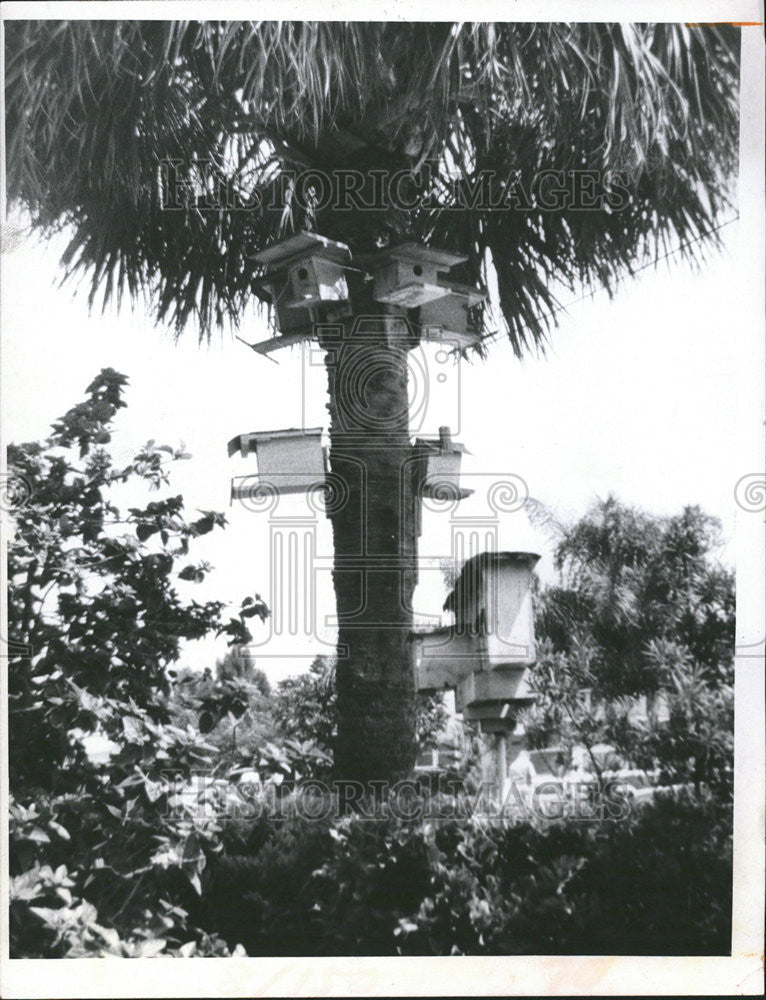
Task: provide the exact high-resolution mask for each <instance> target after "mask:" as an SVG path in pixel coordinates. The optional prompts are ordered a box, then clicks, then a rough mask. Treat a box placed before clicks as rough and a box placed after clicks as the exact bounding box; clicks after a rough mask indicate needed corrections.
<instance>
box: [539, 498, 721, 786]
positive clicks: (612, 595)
mask: <svg viewBox="0 0 766 1000" xmlns="http://www.w3.org/2000/svg"><path fill="white" fill-rule="evenodd" d="M720 544H721V540H720V526H719V524H718V522H717V521H716V520H715V518H712V517H710V516H709V515H707V514H705V513H703V511H701V510H700V508H699V507H686V508H685V509H684V510H683V511H682V512H681V513H680V514H677V515H675V516H672V517H660V516H657V515H651V514H648V513H646V512H644V511H641V510H637V509H634V508H631V507H629V506H627V505H625V504H622V503H620V501H619V500H617V499H616V498H615V497H614V496H609V497H608V498H607V499H606V500H603V501H597V502H596V503H594V504H593V505H592V507H591V508H590V510H589V511H588V512H587V513H586V514H585V515H584V516H583V517H582V518H580V519H578V520H577V521H576V522H575V523H573V524H572V525H569V526H562V525H559V537H558V544H557V547H556V551H555V560H556V566H557V567H558V570H559V582H558V584H557V585H555V586H550V587H545V588H543V589H542V590H541V591H540V593H539V594H538V595H537V603H538V611H537V631H538V637H539V639H540V655H539V657H538V663H537V664H536V666H535V670H534V671H533V678H532V683H533V685H534V687H535V688H536V690H537V693H538V702H537V703H536V704H535V705H534V706H533V707H532V708H531V709H530V710H529V711H528V712H527V713H526V714H525V719H526V725H527V733H528V736H529V738H530V739H531V740H532V742H533V744H534V745H535V746H540V747H543V746H550V745H552V744H558V745H560V746H561V747H562V748H563V750H564V751H565V755H569V756H571V751H572V748H573V747H574V746H578V745H579V746H580V747H585V748H586V750H588V751H592V748H593V747H594V746H596V745H597V744H604V743H606V744H609V745H612V746H614V747H615V748H616V749H617V750H618V751H619V752H620V756H621V757H622V759H623V760H627V761H628V762H629V763H630V764H631V765H633V766H637V767H640V768H645V769H647V770H649V771H654V770H655V769H657V775H656V780H658V781H660V782H661V783H664V784H669V783H681V782H689V781H691V782H693V783H694V784H695V785H696V786H697V787H699V786H700V785H701V784H702V783H703V782H704V783H707V784H708V785H709V786H711V787H713V788H714V789H715V790H716V791H717V792H719V793H721V794H723V799H724V801H730V797H731V780H732V768H733V746H734V719H733V705H734V688H733V685H734V623H735V617H734V614H735V606H734V574H733V573H732V572H731V570H729V569H727V568H726V567H725V566H723V565H721V564H720V563H719V562H718V561H717V559H716V557H715V552H716V549H717V548H718V547H720ZM641 706H643V709H641ZM639 709H641V710H639ZM567 752H568V753H567ZM591 760H592V765H593V769H594V770H596V772H599V771H600V770H601V768H602V767H603V766H604V761H603V759H601V760H600V761H599V760H598V759H596V757H595V756H594V755H593V754H592V752H591ZM607 764H608V762H607Z"/></svg>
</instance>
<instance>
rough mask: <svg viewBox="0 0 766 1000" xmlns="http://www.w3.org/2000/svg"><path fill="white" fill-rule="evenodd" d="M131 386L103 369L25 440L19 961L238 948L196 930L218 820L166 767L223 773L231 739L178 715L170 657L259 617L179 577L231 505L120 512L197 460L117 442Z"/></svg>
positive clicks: (16, 881)
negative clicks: (174, 714)
mask: <svg viewBox="0 0 766 1000" xmlns="http://www.w3.org/2000/svg"><path fill="white" fill-rule="evenodd" d="M126 383H127V379H126V378H125V377H124V376H123V375H120V374H119V373H118V372H115V371H114V370H112V369H104V370H103V371H102V372H101V373H100V374H99V375H98V376H97V377H96V378H95V379H94V380H93V382H92V383H91V384H90V385H89V386H88V389H87V397H86V399H85V400H84V401H83V402H82V403H80V404H78V405H76V406H74V407H73V408H72V409H71V410H69V411H68V412H67V413H66V414H65V415H64V416H63V417H62V418H61V419H60V420H58V421H57V422H56V423H55V424H54V426H53V429H52V433H51V435H50V436H49V437H48V439H47V440H46V441H44V442H40V443H31V444H22V445H11V446H10V447H9V453H8V466H9V475H10V476H11V481H12V482H13V483H15V489H14V496H15V497H16V498H17V500H16V503H15V506H14V507H13V508H12V511H11V515H12V527H13V536H12V538H11V539H10V541H9V545H8V579H9V596H8V620H9V638H10V656H9V723H10V725H9V742H10V787H11V792H12V800H11V852H10V864H11V876H12V883H11V916H12V920H11V946H12V951H13V953H14V955H15V956H16V957H24V956H35V955H39V954H47V955H52V956H61V955H70V956H77V955H81V954H99V953H106V954H116V955H138V956H150V955H153V954H157V953H159V952H163V951H165V950H166V949H168V950H171V951H172V949H174V948H175V949H181V948H185V949H186V952H185V953H196V951H197V949H201V953H209V954H227V953H228V949H227V947H226V946H225V944H224V943H223V942H222V941H220V940H218V941H217V942H216V941H214V940H213V939H210V938H208V937H207V936H206V935H202V936H199V935H197V936H196V937H195V935H194V933H193V932H192V931H191V930H190V929H189V928H188V927H187V925H186V911H185V908H184V905H183V900H184V898H188V896H189V894H191V895H193V894H194V888H195V887H197V886H198V885H199V873H200V871H201V870H202V867H204V864H205V859H204V854H203V853H202V851H201V844H202V843H203V842H204V843H208V844H212V845H213V848H214V846H215V830H216V824H215V823H214V822H211V820H210V818H209V817H206V816H205V815H204V814H201V813H200V811H199V809H197V810H194V809H189V810H187V811H186V812H183V810H181V813H180V814H179V813H178V812H176V813H175V814H172V813H171V811H170V810H169V808H168V803H169V800H170V798H171V796H172V794H173V786H172V784H168V782H167V780H166V772H168V771H172V772H176V773H179V774H185V775H189V774H190V773H191V772H192V771H193V770H195V769H210V767H211V766H212V763H213V758H212V754H213V751H214V748H213V747H211V746H210V745H208V744H206V743H205V741H204V739H203V738H202V736H201V735H200V733H199V731H198V730H197V729H195V728H191V727H180V726H177V725H173V724H172V722H171V720H170V715H169V711H168V695H169V691H170V687H171V675H170V667H171V665H172V664H173V663H174V662H175V661H176V660H177V659H178V657H179V652H180V648H181V642H182V640H189V639H197V638H201V637H202V636H205V635H207V634H209V633H211V632H213V633H218V634H220V635H226V636H227V637H228V638H229V640H230V641H231V642H232V643H235V642H246V641H248V639H249V638H251V636H250V633H249V632H248V630H247V628H246V625H245V620H246V619H245V618H243V617H237V618H232V619H230V620H229V621H228V622H226V621H225V620H224V619H223V618H222V614H223V611H224V604H223V603H221V602H218V601H208V602H204V603H201V602H199V601H196V600H191V601H188V602H187V601H184V600H182V598H181V597H180V595H179V593H178V591H177V590H176V588H175V583H174V577H175V576H176V575H177V576H178V577H181V578H183V579H188V578H189V574H188V573H187V572H186V569H187V568H188V567H189V566H191V565H192V564H190V563H188V562H187V560H188V554H189V548H190V544H191V543H192V542H193V539H194V538H197V537H199V536H201V535H205V534H207V533H209V532H210V531H212V530H214V528H216V527H223V526H224V524H225V518H224V517H223V515H221V514H218V513H216V512H214V511H198V512H197V515H198V516H196V517H193V518H192V519H190V520H187V519H186V518H185V516H184V513H183V511H184V503H183V500H182V498H181V497H180V496H166V497H164V498H162V499H159V500H154V501H149V502H148V503H146V504H145V505H144V506H136V507H130V508H129V509H128V510H127V511H121V509H120V508H119V507H118V505H117V501H118V497H119V494H120V491H121V490H123V491H124V490H126V489H128V490H130V491H131V495H133V492H134V491H133V488H134V487H135V486H136V484H141V485H143V487H144V488H146V487H147V486H148V488H150V489H156V490H159V489H160V488H162V487H163V486H166V485H167V484H168V471H167V466H168V463H170V462H172V461H174V460H179V459H184V458H188V457H189V456H188V455H186V454H185V453H184V452H183V451H182V450H179V449H174V448H172V447H170V446H165V445H157V444H156V443H155V442H153V441H150V442H148V443H147V444H146V445H145V446H144V447H143V448H142V449H141V450H140V452H139V453H138V455H137V456H136V457H135V459H134V460H133V461H132V462H130V463H128V464H127V465H125V466H116V465H115V464H114V461H113V458H112V456H111V454H110V452H109V450H108V448H107V447H106V446H108V445H109V444H110V440H111V433H112V424H111V422H112V418H113V417H114V416H115V415H116V414H117V412H118V411H119V409H120V408H121V407H123V406H124V405H125V403H124V400H123V390H124V387H125V385H126ZM179 561H180V562H181V563H182V565H183V563H186V567H185V568H184V569H182V570H181V571H180V572H179V571H178V568H177V563H178V562H179ZM195 578H196V570H195ZM252 600H253V599H252V598H247V599H246V602H243V606H242V608H243V609H244V610H247V608H248V607H249V606H250V605H251V604H252ZM94 739H96V740H100V741H101V744H102V746H106V747H107V748H108V750H107V751H106V752H105V753H104V754H103V756H104V757H106V760H103V759H102V760H98V758H97V757H96V756H94V753H93V748H94V743H93V741H94ZM117 928H119V932H118V929H117Z"/></svg>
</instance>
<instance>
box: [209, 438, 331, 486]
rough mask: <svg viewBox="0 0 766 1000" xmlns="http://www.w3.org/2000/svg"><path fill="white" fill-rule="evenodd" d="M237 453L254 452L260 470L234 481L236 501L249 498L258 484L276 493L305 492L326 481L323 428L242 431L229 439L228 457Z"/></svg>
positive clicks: (247, 454)
mask: <svg viewBox="0 0 766 1000" xmlns="http://www.w3.org/2000/svg"><path fill="white" fill-rule="evenodd" d="M236 452H239V453H240V454H241V455H242V457H243V458H247V457H248V456H250V455H252V454H255V457H256V462H257V470H258V471H257V473H256V474H252V473H251V474H250V475H246V476H241V477H238V479H237V480H235V481H233V482H232V499H233V500H237V499H247V497H249V496H251V495H252V491H253V489H255V488H258V487H262V488H265V489H269V490H273V491H274V492H275V493H277V494H283V493H303V492H306V491H307V490H310V489H314V488H315V487H318V486H321V485H323V484H324V482H325V473H326V471H327V470H326V466H327V459H326V452H325V449H324V448H323V447H322V428H321V427H313V428H311V429H309V430H296V429H294V428H290V429H288V430H278V431H255V432H253V433H251V434H239V435H238V436H237V437H235V438H232V439H231V441H229V457H230V458H231V456H232V455H234V454H235V453H236Z"/></svg>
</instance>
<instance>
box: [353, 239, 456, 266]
mask: <svg viewBox="0 0 766 1000" xmlns="http://www.w3.org/2000/svg"><path fill="white" fill-rule="evenodd" d="M392 260H401V261H405V262H406V263H409V264H430V265H432V266H434V267H436V268H438V269H440V270H443V271H447V270H449V269H450V268H451V267H454V266H455V264H463V263H464V262H465V261H467V260H468V257H467V255H466V254H464V253H453V252H452V251H451V250H437V249H436V248H434V247H428V246H425V244H423V243H401V244H399V246H396V247H390V248H388V249H386V250H383V251H381V252H380V253H379V254H375V255H374V256H373V257H371V258H370V266H371V267H372V268H373V269H376V268H377V267H378V266H382V265H384V264H387V263H389V261H392Z"/></svg>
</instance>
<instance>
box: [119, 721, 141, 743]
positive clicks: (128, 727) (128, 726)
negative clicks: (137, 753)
mask: <svg viewBox="0 0 766 1000" xmlns="http://www.w3.org/2000/svg"><path fill="white" fill-rule="evenodd" d="M122 731H123V733H124V734H125V739H126V740H127V741H128V743H143V742H144V732H143V727H142V725H141V720H140V719H136V718H135V717H134V716H132V715H123V717H122Z"/></svg>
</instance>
